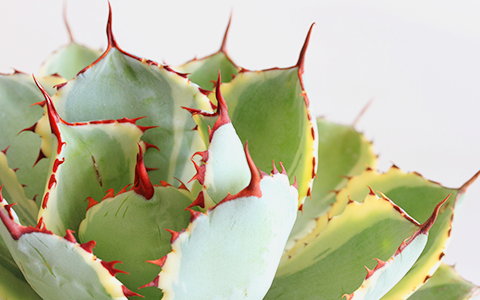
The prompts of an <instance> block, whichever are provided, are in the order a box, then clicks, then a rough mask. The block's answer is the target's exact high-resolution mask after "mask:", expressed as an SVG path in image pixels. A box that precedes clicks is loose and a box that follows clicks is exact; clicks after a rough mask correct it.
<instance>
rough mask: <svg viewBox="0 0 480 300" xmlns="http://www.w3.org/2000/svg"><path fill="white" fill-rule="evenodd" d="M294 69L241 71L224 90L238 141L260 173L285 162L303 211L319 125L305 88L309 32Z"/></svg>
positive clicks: (310, 185) (309, 186)
mask: <svg viewBox="0 0 480 300" xmlns="http://www.w3.org/2000/svg"><path fill="white" fill-rule="evenodd" d="M311 30H312V28H310V31H309V34H308V36H307V39H306V41H305V44H304V46H303V48H302V51H301V53H300V57H299V59H298V62H297V64H296V65H295V66H293V67H291V68H287V69H270V70H264V71H246V70H242V71H241V72H240V73H239V74H237V76H235V78H234V79H233V80H232V81H230V82H229V83H224V84H222V85H221V91H222V94H223V96H224V97H225V99H226V100H227V104H228V107H229V114H230V118H231V120H232V123H233V126H234V127H235V129H236V131H237V134H238V136H239V137H240V139H241V140H242V142H245V141H247V140H248V142H249V143H250V145H251V149H250V151H251V154H252V157H253V159H254V161H255V162H256V163H257V165H258V166H259V168H260V169H261V170H268V169H270V168H271V163H272V160H275V161H276V162H283V164H284V166H285V168H286V170H287V173H288V174H289V178H290V180H291V183H293V182H294V180H295V178H296V180H297V185H298V192H299V206H300V205H301V203H303V200H304V198H305V197H306V196H309V195H310V191H311V187H312V182H313V178H314V177H315V173H316V170H317V145H318V137H317V133H316V131H317V125H316V119H315V118H314V113H313V111H311V110H312V108H311V107H310V102H309V100H308V96H307V93H306V91H305V88H304V86H303V77H302V76H303V64H304V58H305V52H306V48H307V45H308V41H309V37H310V33H311Z"/></svg>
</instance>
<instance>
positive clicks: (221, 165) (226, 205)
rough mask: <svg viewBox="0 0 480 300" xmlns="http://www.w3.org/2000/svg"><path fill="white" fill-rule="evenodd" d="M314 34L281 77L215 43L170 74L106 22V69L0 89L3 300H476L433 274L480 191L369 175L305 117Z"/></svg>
mask: <svg viewBox="0 0 480 300" xmlns="http://www.w3.org/2000/svg"><path fill="white" fill-rule="evenodd" d="M311 30H312V27H311V28H310V30H309V33H308V35H307V38H306V41H305V44H304V45H303V48H302V49H301V51H300V56H299V58H298V61H297V63H296V64H295V65H294V66H292V67H290V68H284V69H279V68H273V69H268V70H262V71H249V70H246V69H244V68H241V67H239V66H237V65H236V64H235V63H234V62H233V61H232V60H231V59H230V57H229V55H228V54H227V52H226V50H225V43H226V36H227V33H228V27H227V32H226V33H225V38H224V42H223V43H222V46H221V48H220V50H219V51H218V52H216V53H214V54H213V55H211V56H208V57H205V58H202V59H195V60H193V61H190V62H187V63H186V64H184V65H182V66H178V67H171V66H168V65H164V64H159V63H156V62H154V61H151V60H148V59H144V58H140V57H138V56H135V55H132V54H130V53H128V52H126V51H124V50H122V49H121V48H120V47H119V44H118V43H117V42H116V40H115V38H114V35H113V33H112V16H111V12H110V15H109V19H108V23H107V38H108V47H107V49H106V51H105V52H104V53H103V54H102V53H99V52H97V51H94V50H90V49H88V48H85V47H83V46H79V45H77V44H76V43H75V42H74V41H72V42H71V44H70V45H68V46H67V47H65V48H63V49H61V50H59V51H58V52H56V53H55V54H53V55H52V56H51V57H50V58H49V59H48V60H47V61H46V62H45V64H44V66H43V67H42V68H41V70H40V72H39V75H38V76H36V78H32V77H31V76H29V75H26V74H23V73H21V72H18V71H15V72H14V73H13V74H9V75H1V76H0V105H1V108H2V109H1V110H0V115H1V116H2V118H1V119H0V127H1V128H2V130H1V131H0V149H5V150H3V151H2V152H0V182H1V184H2V189H1V194H2V197H1V199H0V200H2V202H1V207H2V208H1V209H0V218H1V220H2V222H0V234H1V237H2V238H1V244H0V254H1V255H0V269H1V270H2V271H1V277H0V278H1V279H0V298H1V299H126V298H130V297H144V298H145V299H247V298H248V299H341V298H342V297H344V298H346V299H406V298H407V297H409V296H410V297H411V299H417V298H418V299H438V297H439V296H438V295H439V294H441V298H442V299H467V298H469V297H471V296H472V295H473V294H474V293H475V292H476V290H477V287H475V286H474V285H472V284H470V283H468V282H466V281H465V280H464V279H462V278H460V277H459V276H458V275H457V274H456V273H455V271H454V270H453V269H452V268H450V267H448V266H446V265H444V264H442V259H443V257H444V253H445V249H446V247H447V245H448V241H449V239H450V233H451V228H452V222H453V216H454V210H455V209H456V207H457V206H458V205H459V203H460V202H462V201H463V198H464V195H465V192H466V190H467V188H468V186H469V185H470V184H471V183H472V182H473V181H474V180H475V179H476V177H477V176H478V174H476V175H475V176H474V177H473V178H471V179H470V180H468V181H467V182H466V183H465V184H464V185H462V186H461V187H460V188H458V189H449V188H445V187H442V186H441V185H439V184H437V183H435V182H431V181H429V180H426V179H424V178H423V177H422V176H421V175H419V174H418V173H405V172H403V171H401V170H400V169H399V168H397V167H396V166H393V167H392V168H391V169H390V170H389V171H388V172H386V173H383V174H380V173H379V172H377V171H376V169H375V167H376V155H375V154H374V151H373V147H372V145H371V143H370V142H368V141H367V140H366V139H365V137H363V135H362V134H360V133H358V132H357V131H356V130H355V129H354V128H353V127H351V126H345V125H339V124H335V123H332V122H329V121H327V120H325V119H323V118H315V114H314V112H313V111H312V108H311V106H310V103H309V99H308V96H307V93H306V91H305V88H304V83H303V69H304V59H305V55H306V51H307V46H308V42H309V37H310V32H311ZM75 74H77V75H75ZM37 86H38V87H37ZM44 87H45V88H44ZM247 141H248V143H247ZM276 162H278V163H276ZM32 166H33V167H32ZM270 170H272V171H271V172H270V173H265V171H270ZM279 170H280V171H279ZM14 204H16V205H15V206H14Z"/></svg>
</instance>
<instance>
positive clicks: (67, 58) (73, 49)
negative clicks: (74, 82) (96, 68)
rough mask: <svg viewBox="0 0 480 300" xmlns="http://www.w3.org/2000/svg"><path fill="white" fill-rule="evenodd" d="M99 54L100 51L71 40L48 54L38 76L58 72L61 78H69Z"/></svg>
mask: <svg viewBox="0 0 480 300" xmlns="http://www.w3.org/2000/svg"><path fill="white" fill-rule="evenodd" d="M101 54H102V52H101V51H98V50H93V49H89V48H87V47H85V46H82V45H79V44H77V43H75V42H71V43H70V44H68V45H67V46H65V47H63V48H61V49H59V50H57V51H56V52H55V53H53V54H52V55H50V57H49V58H48V59H47V60H46V61H45V62H44V64H43V65H42V67H41V68H40V76H48V75H53V74H58V75H60V76H62V77H63V78H66V79H71V78H73V77H75V75H77V73H78V72H80V71H81V70H82V69H83V68H85V67H87V66H88V65H90V64H91V63H93V62H94V61H95V60H96V59H97V58H98V57H100V55H101Z"/></svg>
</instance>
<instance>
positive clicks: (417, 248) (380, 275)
mask: <svg viewBox="0 0 480 300" xmlns="http://www.w3.org/2000/svg"><path fill="white" fill-rule="evenodd" d="M446 201H447V199H445V200H443V201H442V202H440V203H439V204H437V206H436V207H435V210H434V213H433V214H432V215H431V216H430V218H429V219H428V220H427V221H426V222H425V223H424V224H423V225H422V226H421V227H420V229H418V230H417V231H416V232H415V233H414V234H413V235H412V237H410V238H409V239H407V240H405V241H404V242H403V243H402V245H400V247H399V248H398V250H397V251H396V252H395V254H394V255H393V256H392V257H391V258H390V259H389V260H387V261H380V260H378V264H377V266H376V267H375V269H373V270H370V269H368V268H367V277H365V281H364V282H363V283H362V285H361V286H360V287H359V288H358V289H357V290H356V291H355V292H353V293H351V294H345V295H344V297H346V298H347V300H352V299H353V300H363V299H380V298H381V297H382V296H384V295H385V294H386V293H387V292H388V291H389V290H391V289H392V288H393V287H394V286H395V284H397V282H399V281H400V280H401V279H402V278H403V276H405V274H406V273H407V272H408V270H410V268H411V267H412V266H413V264H414V263H415V261H416V260H417V259H418V257H419V256H420V254H422V251H423V249H424V248H425V245H426V244H427V240H428V231H429V230H430V228H431V227H432V225H433V224H434V223H435V220H436V218H437V216H438V211H439V210H440V207H441V206H442V205H443V204H444V203H445V202H446Z"/></svg>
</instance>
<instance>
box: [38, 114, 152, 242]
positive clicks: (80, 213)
mask: <svg viewBox="0 0 480 300" xmlns="http://www.w3.org/2000/svg"><path fill="white" fill-rule="evenodd" d="M120 121H121V120H119V121H113V122H110V123H103V124H94V123H90V124H83V125H81V124H71V125H70V124H65V123H58V124H57V125H58V129H59V132H60V144H59V145H58V147H54V148H53V155H54V159H52V164H51V170H52V171H51V173H50V176H49V178H50V179H49V184H48V186H47V189H46V192H45V196H44V198H43V202H42V208H41V209H40V212H39V217H42V218H43V221H44V222H45V224H46V226H47V228H50V229H51V230H52V231H53V232H55V233H56V234H59V235H63V234H64V233H65V232H66V230H67V229H72V230H76V229H77V228H78V225H79V224H80V222H81V221H82V220H83V218H84V217H85V212H86V209H87V206H88V203H87V202H86V200H87V198H88V197H92V198H94V199H97V201H98V200H100V199H102V197H103V196H104V195H105V192H106V191H107V190H108V189H110V188H113V189H114V190H117V191H118V190H120V189H121V188H123V187H124V186H126V185H127V184H129V183H132V182H133V179H134V169H135V163H136V158H135V157H136V155H137V152H138V146H137V143H138V142H139V141H140V136H141V135H142V133H143V132H142V130H140V129H139V128H138V127H137V126H136V125H134V124H132V123H133V121H132V123H130V122H124V123H121V122H120ZM57 143H58V141H56V142H55V144H57Z"/></svg>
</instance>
